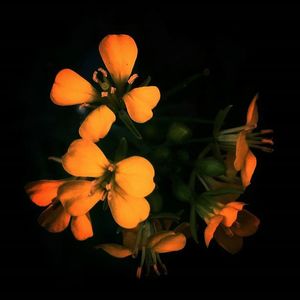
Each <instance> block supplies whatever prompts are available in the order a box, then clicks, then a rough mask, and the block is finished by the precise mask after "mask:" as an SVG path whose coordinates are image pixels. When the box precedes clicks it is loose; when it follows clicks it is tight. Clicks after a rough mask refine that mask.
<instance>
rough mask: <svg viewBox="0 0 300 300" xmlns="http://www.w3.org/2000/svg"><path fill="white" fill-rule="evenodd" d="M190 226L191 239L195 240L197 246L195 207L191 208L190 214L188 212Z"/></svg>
mask: <svg viewBox="0 0 300 300" xmlns="http://www.w3.org/2000/svg"><path fill="white" fill-rule="evenodd" d="M190 226H191V233H192V237H193V239H194V240H195V242H196V243H197V244H199V240H198V235H197V220H196V210H195V206H194V205H192V206H191V212H190Z"/></svg>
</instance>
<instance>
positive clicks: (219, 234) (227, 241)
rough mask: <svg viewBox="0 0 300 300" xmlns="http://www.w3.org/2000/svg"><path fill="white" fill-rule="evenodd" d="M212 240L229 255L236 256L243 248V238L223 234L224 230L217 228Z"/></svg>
mask: <svg viewBox="0 0 300 300" xmlns="http://www.w3.org/2000/svg"><path fill="white" fill-rule="evenodd" d="M214 238H215V240H216V242H217V243H218V244H219V245H220V246H221V247H222V248H224V249H225V250H226V251H227V252H229V253H231V254H236V253H237V252H239V251H240V250H241V249H242V247H243V238H242V237H240V236H237V235H234V234H232V235H228V234H226V233H225V231H224V229H223V228H221V227H218V228H217V229H216V232H215V235H214Z"/></svg>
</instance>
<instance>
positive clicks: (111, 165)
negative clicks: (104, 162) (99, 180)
mask: <svg viewBox="0 0 300 300" xmlns="http://www.w3.org/2000/svg"><path fill="white" fill-rule="evenodd" d="M115 168H116V167H115V166H114V165H113V164H110V165H109V166H108V168H107V170H108V171H109V172H113V171H114V170H115Z"/></svg>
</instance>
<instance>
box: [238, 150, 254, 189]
mask: <svg viewBox="0 0 300 300" xmlns="http://www.w3.org/2000/svg"><path fill="white" fill-rule="evenodd" d="M255 168H256V157H255V155H254V154H253V153H252V151H250V150H249V152H248V154H247V156H246V159H245V164H244V167H243V168H242V170H241V177H242V183H243V186H244V187H247V186H248V185H249V184H250V182H251V178H252V175H253V173H254V170H255Z"/></svg>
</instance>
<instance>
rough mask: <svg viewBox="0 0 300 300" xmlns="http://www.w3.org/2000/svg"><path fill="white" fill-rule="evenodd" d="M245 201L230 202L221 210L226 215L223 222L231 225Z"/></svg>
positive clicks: (228, 225)
mask: <svg viewBox="0 0 300 300" xmlns="http://www.w3.org/2000/svg"><path fill="white" fill-rule="evenodd" d="M243 206H244V203H241V202H230V203H228V204H227V205H226V206H225V207H224V208H223V209H222V210H221V211H220V212H219V214H220V215H221V216H224V218H223V221H222V223H223V224H224V225H225V226H226V227H230V226H231V225H232V224H233V223H234V222H235V221H236V219H237V215H238V212H239V211H240V210H242V209H243Z"/></svg>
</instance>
